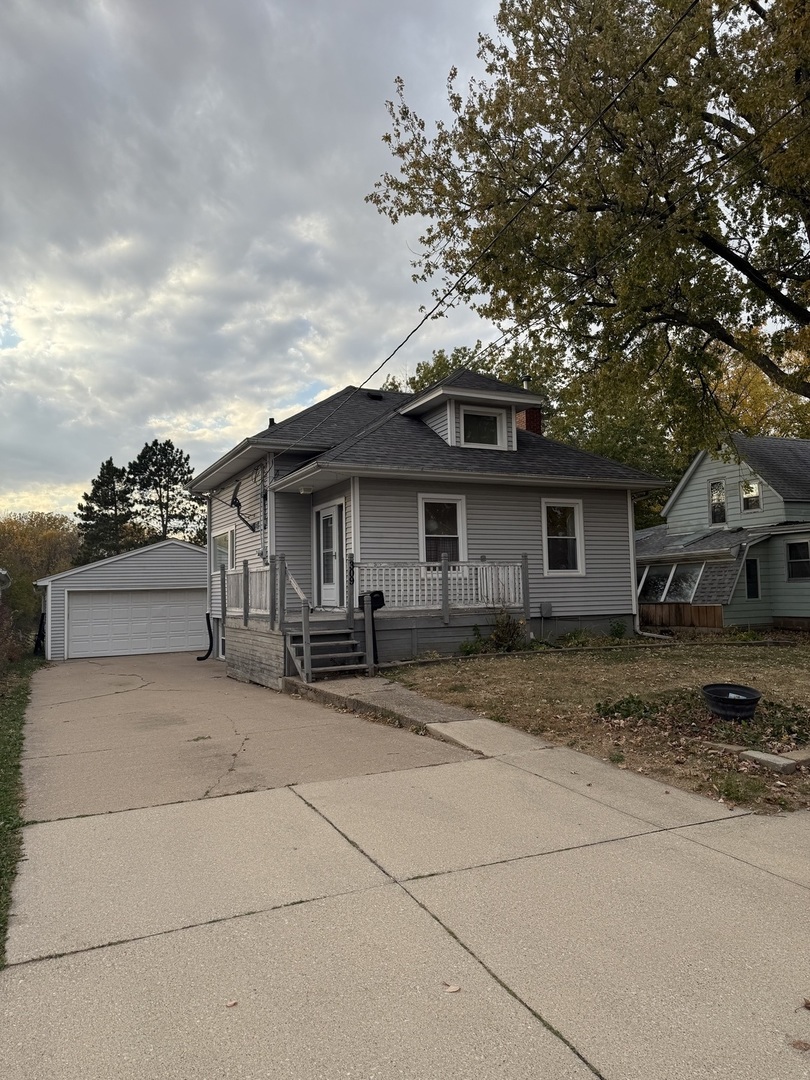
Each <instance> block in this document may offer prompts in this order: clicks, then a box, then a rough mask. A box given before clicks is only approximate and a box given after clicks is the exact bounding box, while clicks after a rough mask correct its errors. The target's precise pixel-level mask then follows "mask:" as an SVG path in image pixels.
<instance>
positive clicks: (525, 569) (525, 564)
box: [520, 554, 532, 633]
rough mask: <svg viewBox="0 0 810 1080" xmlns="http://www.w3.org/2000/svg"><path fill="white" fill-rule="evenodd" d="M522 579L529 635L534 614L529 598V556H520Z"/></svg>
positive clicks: (524, 611)
mask: <svg viewBox="0 0 810 1080" xmlns="http://www.w3.org/2000/svg"><path fill="white" fill-rule="evenodd" d="M520 578H521V584H522V586H523V617H524V618H525V620H526V632H527V633H528V632H529V631H528V627H529V619H530V618H531V614H532V605H531V597H530V596H529V556H528V555H526V554H523V555H521V556H520Z"/></svg>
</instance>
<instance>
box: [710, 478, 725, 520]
mask: <svg viewBox="0 0 810 1080" xmlns="http://www.w3.org/2000/svg"><path fill="white" fill-rule="evenodd" d="M709 520H710V521H711V523H712V525H725V523H726V482H725V480H712V481H711V483H710V484H709Z"/></svg>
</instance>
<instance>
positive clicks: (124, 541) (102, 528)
mask: <svg viewBox="0 0 810 1080" xmlns="http://www.w3.org/2000/svg"><path fill="white" fill-rule="evenodd" d="M82 498H83V499H84V502H81V503H79V506H78V510H77V513H76V516H77V517H78V519H79V532H80V533H81V537H82V546H81V549H80V551H79V562H80V563H88V562H94V561H95V560H96V559H106V558H108V557H109V556H110V555H120V554H121V553H122V552H124V551H130V550H131V549H132V548H135V547H139V546H140V545H141V544H143V543H145V542H146V539H147V534H146V530H145V529H144V528H143V526H142V525H141V524H140V523H139V522H138V521H136V520H135V506H134V503H133V486H132V481H131V479H130V478H129V474H128V473H127V470H126V469H122V468H118V467H117V466H116V465H115V463H114V462H113V459H112V458H108V459H107V460H106V461H104V462H102V465H101V468H100V469H99V473H98V476H97V477H96V478H95V480H93V483H92V486H91V488H90V492H89V494H88V493H87V492H85V493H84V495H83V496H82Z"/></svg>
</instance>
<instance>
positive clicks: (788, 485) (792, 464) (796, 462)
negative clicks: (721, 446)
mask: <svg viewBox="0 0 810 1080" xmlns="http://www.w3.org/2000/svg"><path fill="white" fill-rule="evenodd" d="M732 441H733V443H734V446H735V448H736V450H737V453H738V454H739V455H740V457H741V458H742V459H743V460H744V461H745V462H747V463H748V465H750V466H751V468H752V469H753V470H754V472H755V473H756V474H757V475H758V476H761V477H762V479H763V480H764V481H765V483H766V484H770V486H771V487H772V488H773V489H774V491H777V492H778V493H779V494H780V495H781V496H782V498H783V499H786V500H787V501H788V502H791V501H798V502H804V501H810V439H777V438H771V437H768V436H757V437H754V438H749V437H748V436H746V435H735V436H734V437H733V440H732Z"/></svg>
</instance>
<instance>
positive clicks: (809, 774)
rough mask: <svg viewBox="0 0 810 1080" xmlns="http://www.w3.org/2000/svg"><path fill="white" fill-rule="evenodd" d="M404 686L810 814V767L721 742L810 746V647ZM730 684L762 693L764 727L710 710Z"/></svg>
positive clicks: (419, 672) (774, 808) (510, 665)
mask: <svg viewBox="0 0 810 1080" xmlns="http://www.w3.org/2000/svg"><path fill="white" fill-rule="evenodd" d="M389 674H390V673H389ZM394 677H396V678H397V679H398V680H399V681H401V682H402V683H403V684H404V685H405V686H408V687H410V688H411V689H414V690H418V691H419V692H420V693H423V694H425V695H426V696H427V697H432V698H436V699H437V700H439V701H446V702H449V703H451V704H453V705H461V706H462V707H464V708H468V709H474V710H475V711H477V712H479V713H482V714H483V715H485V716H489V717H490V718H491V719H493V720H498V721H500V722H502V723H508V724H511V725H513V726H514V727H517V728H520V729H522V730H524V731H528V732H530V733H531V734H535V735H542V736H543V737H544V738H546V739H549V740H551V741H552V742H559V743H561V744H564V745H566V746H570V747H573V748H575V749H577V750H582V751H584V752H585V753H587V754H592V755H593V756H594V757H599V758H603V759H604V760H606V761H612V762H613V763H614V764H615V765H616V766H617V767H618V768H620V769H631V770H634V771H637V772H640V773H644V774H645V775H647V776H652V777H654V778H655V779H658V780H663V781H664V782H666V783H668V784H672V785H673V786H675V787H680V788H684V789H685V790H688V791H695V792H699V793H700V794H702V795H706V796H708V797H710V798H714V799H718V800H722V801H723V802H725V803H726V804H729V805H740V806H747V807H750V808H753V809H755V810H758V811H760V812H764V813H775V812H778V811H780V810H797V809H801V808H810V767H808V766H800V767H799V768H798V769H797V771H796V772H795V773H793V774H791V775H776V774H774V773H772V772H770V771H769V770H767V769H764V768H762V767H760V766H758V765H754V764H752V763H749V762H745V761H743V760H741V759H740V757H739V754H738V753H734V752H731V751H729V750H724V749H723V748H722V747H720V746H718V745H717V744H718V743H722V744H734V745H738V746H739V745H745V746H747V747H750V748H752V749H758V750H765V751H768V752H772V753H784V752H786V751H788V750H794V749H797V748H801V747H804V746H806V745H808V743H810V643H808V642H807V641H806V640H802V641H800V643H798V644H790V645H784V646H781V647H778V646H768V645H765V644H745V645H741V644H737V645H734V644H727V643H722V644H721V643H714V642H712V643H709V644H693V643H683V644H676V645H672V646H668V647H662V648H658V647H655V646H627V647H625V648H611V649H604V650H602V649H587V650H583V649H561V650H552V649H543V650H537V651H532V652H526V653H518V654H515V655H509V656H502V655H498V656H481V657H476V658H474V659H470V660H449V661H447V662H446V663H442V664H430V665H426V666H420V667H412V668H407V669H403V670H401V671H398V672H397V673H396V675H395V676H394ZM722 682H728V683H741V684H743V685H745V686H753V687H755V688H756V689H758V690H760V691H762V693H763V699H762V701H761V703H760V705H759V707H758V709H757V713H756V716H755V719H754V721H752V722H746V723H744V724H740V723H732V724H729V722H723V721H720V720H718V719H717V718H715V717H713V716H712V714H711V713H709V712H708V710H707V709H706V708H705V706H704V705H703V702H702V699H701V698H700V693H699V691H700V687H701V686H703V685H704V684H706V683H722Z"/></svg>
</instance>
